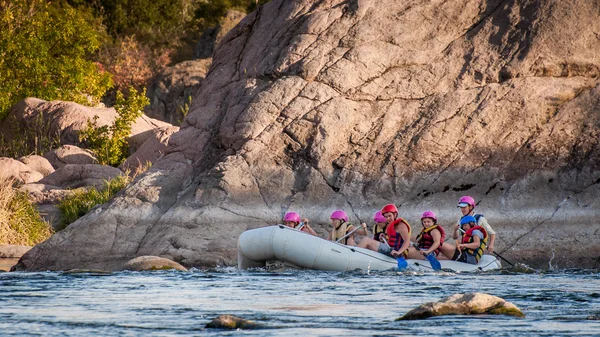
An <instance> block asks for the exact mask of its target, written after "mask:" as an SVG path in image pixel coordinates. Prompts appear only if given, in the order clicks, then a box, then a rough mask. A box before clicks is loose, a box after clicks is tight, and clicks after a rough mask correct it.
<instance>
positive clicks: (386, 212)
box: [357, 204, 410, 257]
mask: <svg viewBox="0 0 600 337" xmlns="http://www.w3.org/2000/svg"><path fill="white" fill-rule="evenodd" d="M381 214H382V215H383V217H385V220H386V224H387V227H386V229H385V236H380V238H383V239H382V240H384V241H383V242H380V241H376V240H373V239H371V238H364V239H363V240H361V241H360V243H359V244H358V245H357V247H361V248H367V249H370V250H373V251H376V252H379V253H381V254H385V255H388V256H391V257H406V256H407V255H408V248H409V247H410V225H409V224H408V222H406V220H404V219H402V218H400V217H398V209H397V208H396V206H395V205H393V204H389V205H385V206H384V207H383V209H382V210H381ZM386 237H387V238H386ZM386 241H387V242H386Z"/></svg>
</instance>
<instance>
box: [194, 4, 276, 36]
mask: <svg viewBox="0 0 600 337" xmlns="http://www.w3.org/2000/svg"><path fill="white" fill-rule="evenodd" d="M267 2H269V0H258V1H257V0H206V1H202V2H200V4H198V8H197V9H196V13H195V16H196V19H197V20H199V22H200V25H201V26H202V28H203V29H206V28H208V27H215V26H216V25H218V24H219V22H220V21H221V19H222V18H223V17H224V16H225V13H227V11H228V10H230V9H236V10H239V11H242V12H244V13H250V12H253V11H255V10H256V5H257V4H258V5H259V6H260V5H263V4H266V3H267Z"/></svg>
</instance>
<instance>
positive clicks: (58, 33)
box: [0, 0, 112, 119]
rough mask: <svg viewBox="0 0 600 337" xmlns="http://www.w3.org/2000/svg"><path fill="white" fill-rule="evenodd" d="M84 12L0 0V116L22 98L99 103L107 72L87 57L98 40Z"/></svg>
mask: <svg viewBox="0 0 600 337" xmlns="http://www.w3.org/2000/svg"><path fill="white" fill-rule="evenodd" d="M99 25H100V22H99V21H98V20H96V19H94V18H93V17H92V16H91V14H90V13H89V12H87V11H78V10H76V9H74V8H72V7H70V6H68V5H54V4H52V3H51V2H49V1H45V0H0V32H2V33H0V119H4V118H5V117H6V115H7V114H8V110H9V109H10V107H11V106H13V105H14V104H15V103H16V102H18V101H20V100H21V99H23V98H25V97H28V96H33V97H38V98H41V99H45V100H54V99H61V100H69V101H75V102H78V103H82V104H86V103H90V102H91V103H95V102H98V101H99V100H100V99H101V98H102V96H103V95H104V93H105V92H106V91H107V90H108V89H109V88H110V87H111V85H112V84H111V78H110V74H108V73H106V72H103V71H102V70H101V66H100V65H99V64H97V63H94V62H92V61H90V60H89V57H90V55H91V54H92V53H94V52H95V51H96V50H97V49H98V47H99V46H100V43H101V33H100V26H99Z"/></svg>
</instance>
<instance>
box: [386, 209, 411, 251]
mask: <svg viewBox="0 0 600 337" xmlns="http://www.w3.org/2000/svg"><path fill="white" fill-rule="evenodd" d="M400 223H403V224H405V225H406V227H407V228H408V237H409V238H410V225H409V224H408V222H406V220H404V219H402V218H398V219H396V220H394V221H393V222H392V223H391V224H388V226H387V228H386V231H385V234H387V236H388V237H389V239H388V244H389V245H390V247H392V249H393V250H399V249H400V247H402V245H403V244H404V239H402V236H401V235H400V233H398V232H396V225H398V224H400ZM407 253H408V250H407V251H405V252H404V254H407Z"/></svg>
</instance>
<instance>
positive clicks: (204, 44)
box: [195, 10, 246, 59]
mask: <svg viewBox="0 0 600 337" xmlns="http://www.w3.org/2000/svg"><path fill="white" fill-rule="evenodd" d="M245 16H246V13H244V12H240V11H236V10H228V11H227V13H226V14H225V17H224V18H223V20H222V22H221V24H219V25H218V26H217V27H214V28H209V29H207V30H205V31H204V33H203V34H202V36H201V37H200V41H198V44H197V45H196V50H195V54H196V55H195V56H196V58H199V59H206V58H210V57H212V55H213V51H214V49H215V47H216V46H217V45H218V44H219V43H220V42H221V41H222V40H223V37H225V35H227V33H228V32H229V31H230V30H231V29H232V28H233V27H235V26H236V25H237V24H238V23H239V22H240V21H242V19H243V18H244V17H245Z"/></svg>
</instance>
